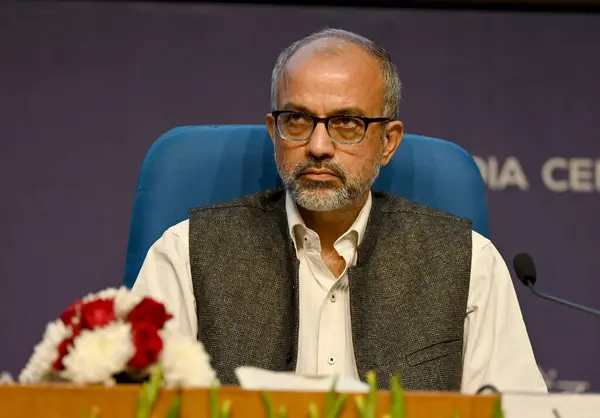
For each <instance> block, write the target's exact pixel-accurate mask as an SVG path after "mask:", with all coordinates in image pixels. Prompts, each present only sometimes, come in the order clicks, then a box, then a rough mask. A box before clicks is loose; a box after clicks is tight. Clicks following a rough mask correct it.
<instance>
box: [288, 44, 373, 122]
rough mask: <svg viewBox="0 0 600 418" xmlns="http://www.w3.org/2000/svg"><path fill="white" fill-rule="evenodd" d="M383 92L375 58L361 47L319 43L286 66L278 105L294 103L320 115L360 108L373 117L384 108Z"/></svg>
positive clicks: (304, 47) (304, 49)
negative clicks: (373, 113) (342, 109)
mask: <svg viewBox="0 0 600 418" xmlns="http://www.w3.org/2000/svg"><path fill="white" fill-rule="evenodd" d="M382 88H383V85H382V76H381V69H380V65H379V62H378V60H377V59H376V58H374V57H372V56H371V55H369V54H368V53H366V52H365V51H363V50H362V49H361V48H359V47H358V46H355V45H352V44H343V43H341V42H340V41H339V40H332V39H320V40H318V41H315V42H313V43H311V44H308V45H305V46H303V47H302V48H300V49H299V50H298V51H297V52H296V53H295V54H294V55H293V56H292V57H291V58H290V59H289V61H288V62H287V64H286V66H285V69H284V72H283V74H282V79H281V83H280V85H279V101H280V103H279V104H280V105H285V104H286V103H288V102H293V103H295V104H300V105H302V106H305V107H307V108H309V109H314V110H315V111H318V112H327V111H328V110H332V109H333V108H339V107H359V108H362V109H364V110H365V111H367V112H369V113H372V112H374V111H376V110H375V109H380V108H381V105H382V97H383V95H382Z"/></svg>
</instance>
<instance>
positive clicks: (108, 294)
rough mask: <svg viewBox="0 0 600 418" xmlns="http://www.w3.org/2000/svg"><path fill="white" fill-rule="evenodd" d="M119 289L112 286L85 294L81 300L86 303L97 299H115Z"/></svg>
mask: <svg viewBox="0 0 600 418" xmlns="http://www.w3.org/2000/svg"><path fill="white" fill-rule="evenodd" d="M118 291H119V289H115V288H112V287H110V288H108V289H104V290H101V291H99V292H96V293H90V294H88V295H86V296H84V297H83V298H82V299H81V300H82V301H83V302H84V303H85V302H90V301H92V300H96V299H113V298H114V297H115V295H116V294H117V292H118Z"/></svg>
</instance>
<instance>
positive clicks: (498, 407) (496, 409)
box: [492, 398, 504, 418]
mask: <svg viewBox="0 0 600 418" xmlns="http://www.w3.org/2000/svg"><path fill="white" fill-rule="evenodd" d="M492 417H493V418H504V412H503V411H502V400H501V399H500V398H498V399H496V402H494V405H493V406H492Z"/></svg>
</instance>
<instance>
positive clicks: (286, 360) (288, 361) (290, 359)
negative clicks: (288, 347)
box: [285, 353, 294, 364]
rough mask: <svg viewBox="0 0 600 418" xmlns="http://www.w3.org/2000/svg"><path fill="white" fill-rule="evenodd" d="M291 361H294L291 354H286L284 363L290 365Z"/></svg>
mask: <svg viewBox="0 0 600 418" xmlns="http://www.w3.org/2000/svg"><path fill="white" fill-rule="evenodd" d="M292 360H294V356H292V353H287V354H286V355H285V363H286V364H292Z"/></svg>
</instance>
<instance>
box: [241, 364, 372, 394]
mask: <svg viewBox="0 0 600 418" xmlns="http://www.w3.org/2000/svg"><path fill="white" fill-rule="evenodd" d="M235 375H236V377H237V379H238V381H239V382H240V386H241V387H242V389H245V390H268V391H286V392H328V391H329V390H331V387H332V385H333V382H334V380H335V379H334V377H317V376H315V377H313V376H300V375H297V374H295V373H291V372H272V371H269V370H263V369H257V368H255V367H238V368H237V369H235ZM336 391H337V392H340V393H367V392H368V391H369V386H368V385H367V384H366V383H364V382H361V381H359V380H356V379H351V378H346V377H341V378H339V379H338V381H337V384H336Z"/></svg>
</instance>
